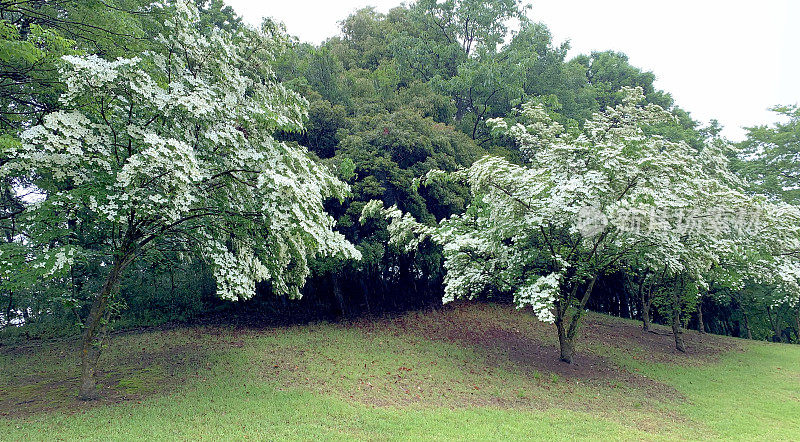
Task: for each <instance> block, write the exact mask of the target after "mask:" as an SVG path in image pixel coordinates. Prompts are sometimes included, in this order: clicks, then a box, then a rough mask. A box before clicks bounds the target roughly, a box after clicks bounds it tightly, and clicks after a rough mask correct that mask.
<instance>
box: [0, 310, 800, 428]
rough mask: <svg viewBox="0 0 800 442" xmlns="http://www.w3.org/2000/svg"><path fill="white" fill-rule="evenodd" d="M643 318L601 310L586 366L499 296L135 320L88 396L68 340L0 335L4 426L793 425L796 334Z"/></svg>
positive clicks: (589, 335)
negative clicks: (394, 313)
mask: <svg viewBox="0 0 800 442" xmlns="http://www.w3.org/2000/svg"><path fill="white" fill-rule="evenodd" d="M658 330H660V331H661V332H662V333H665V330H666V329H660V328H659V329H658ZM612 331H613V333H620V335H619V336H612V335H611V333H612ZM603 333H604V335H601V334H603ZM636 333H642V332H640V331H638V325H637V324H636V323H635V322H633V321H624V320H619V319H617V318H610V317H605V316H601V315H591V317H590V318H589V320H588V321H587V324H586V326H585V332H584V334H585V337H584V340H583V344H582V346H581V347H580V349H579V356H578V357H579V358H580V359H578V361H577V362H576V365H577V368H576V367H561V366H559V365H558V364H555V365H553V364H552V361H542V360H541V359H542V358H544V357H546V355H544V354H539V353H537V351H538V349H545V350H546V351H547V352H550V351H552V352H553V353H552V354H553V355H555V347H554V346H553V339H552V336H551V335H552V330H550V328H548V327H547V326H544V325H542V324H538V323H536V322H535V320H534V318H533V317H532V316H531V315H530V314H527V313H523V312H519V311H516V310H514V309H513V308H511V307H507V306H500V305H486V304H462V305H459V306H454V307H453V308H448V309H443V310H441V311H434V312H427V313H426V312H412V313H408V314H405V315H401V316H398V317H391V318H382V319H371V320H366V319H364V320H357V321H352V322H344V323H336V324H330V323H318V324H311V325H307V326H292V327H277V328H264V329H248V328H233V327H192V328H176V329H172V330H160V331H150V332H145V333H136V334H127V335H121V336H115V338H114V340H113V341H112V343H111V345H110V347H109V349H108V350H107V352H106V353H105V355H104V357H103V362H102V363H103V365H104V370H103V373H102V374H101V376H100V379H101V384H102V385H103V386H104V399H103V400H102V401H100V402H97V403H93V404H85V403H80V402H78V401H77V400H75V399H74V394H75V389H76V383H77V378H76V376H77V369H76V367H77V364H76V359H75V357H74V355H73V353H74V352H71V351H66V350H65V349H64V346H65V345H67V344H64V343H60V344H58V343H51V344H46V345H44V346H42V347H37V348H8V347H4V348H3V349H2V350H0V391H2V394H0V413H2V415H0V439H2V440H52V439H76V438H81V439H92V440H108V439H207V440H215V439H243V438H249V439H258V440H263V439H286V438H297V439H312V438H313V439H342V438H363V439H409V438H411V439H453V438H459V439H545V438H546V439H553V440H573V439H574V440H582V439H586V438H587V437H588V438H592V439H612V440H618V439H634V440H640V439H648V440H650V439H665V440H675V439H741V440H752V439H762V440H798V439H800V346H792V345H781V344H767V343H758V342H745V341H742V340H734V339H728V338H721V337H702V336H700V335H698V334H696V333H691V332H689V333H687V338H688V342H689V349H690V353H689V355H678V354H675V353H674V352H672V351H671V350H670V340H671V337H670V336H667V335H666V334H664V335H654V334H648V335H647V336H645V337H646V338H647V339H649V341H647V342H648V343H647V344H646V345H645V344H642V345H638V344H637V342H638V341H637V340H636V339H637V336H638V335H636ZM609 336H611V337H613V339H608V338H609ZM642 342H645V341H642ZM720 343H722V344H725V345H723V346H724V347H725V348H726V350H725V351H724V352H719V353H714V352H710V351H707V350H708V348H711V347H714V346H716V345H717V344H720ZM68 345H74V343H68ZM704 345H706V347H704ZM720 345H721V344H720ZM67 350H68V349H67ZM547 354H548V355H549V353H547ZM581 361H583V362H582V363H581ZM581 364H582V365H581ZM617 373H622V374H617Z"/></svg>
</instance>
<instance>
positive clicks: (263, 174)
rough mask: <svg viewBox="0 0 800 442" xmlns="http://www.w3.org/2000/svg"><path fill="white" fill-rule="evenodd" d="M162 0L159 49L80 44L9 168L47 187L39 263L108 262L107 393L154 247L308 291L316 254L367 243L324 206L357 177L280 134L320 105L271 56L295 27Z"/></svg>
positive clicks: (240, 288) (97, 325) (35, 257)
mask: <svg viewBox="0 0 800 442" xmlns="http://www.w3.org/2000/svg"><path fill="white" fill-rule="evenodd" d="M154 7H159V8H163V9H164V10H163V11H161V12H162V13H164V16H166V17H169V19H168V21H167V23H165V25H164V31H163V33H162V35H160V37H159V38H158V41H157V42H156V43H157V44H156V45H154V46H153V47H155V48H159V49H156V50H152V51H151V52H147V53H143V54H142V55H141V56H140V57H138V58H131V59H118V60H114V61H108V60H104V59H102V58H99V57H97V56H85V57H76V56H71V57H65V61H66V62H67V63H66V64H67V67H66V68H65V69H64V71H63V74H62V78H63V81H64V83H65V84H66V86H67V91H66V93H65V94H64V95H63V96H62V97H61V100H62V101H63V104H64V108H66V109H68V110H66V111H61V112H55V113H52V114H50V115H47V116H46V117H45V118H44V121H43V122H42V124H40V125H38V126H35V127H31V128H29V129H28V130H27V131H25V133H24V134H23V136H22V144H21V146H19V147H17V148H15V149H14V150H13V151H11V152H7V156H8V157H10V158H11V161H9V162H8V163H7V164H5V165H4V166H3V168H2V174H4V175H6V176H10V177H15V179H16V180H17V181H18V182H20V183H26V185H28V186H31V187H35V188H36V189H38V191H39V192H40V193H41V194H42V195H43V198H42V200H41V201H40V202H37V203H36V204H32V205H30V207H28V208H27V210H26V211H25V213H24V214H23V215H22V216H21V217H20V222H21V230H22V231H23V232H24V235H25V241H24V242H25V246H26V251H25V253H26V256H28V257H30V258H28V260H32V261H31V264H33V265H31V266H30V267H29V268H30V269H32V270H36V271H38V272H39V273H41V274H43V275H52V274H53V273H54V272H57V271H62V270H63V269H64V268H67V267H69V265H70V264H71V263H72V262H73V260H76V259H83V260H95V261H96V262H99V263H101V265H102V266H104V268H106V269H107V271H108V273H107V278H106V280H105V283H104V285H103V287H102V289H101V290H100V292H99V293H97V296H96V298H95V300H94V304H93V306H92V308H91V313H90V315H89V317H88V318H87V319H86V321H85V323H84V337H83V346H82V350H81V351H82V364H83V372H82V385H81V396H82V397H84V398H93V397H96V395H97V393H96V389H95V383H94V369H95V364H96V360H97V356H98V355H99V350H98V346H97V345H96V342H95V341H96V338H97V336H98V335H99V334H100V330H101V328H102V325H103V324H104V321H103V318H104V316H105V315H106V313H107V311H108V308H107V307H108V303H109V301H110V299H111V298H112V296H113V294H114V292H115V291H116V290H117V288H118V285H119V279H120V275H121V274H122V273H123V271H124V270H125V268H126V267H127V266H128V265H129V264H130V263H131V262H132V261H133V260H134V259H135V258H136V257H137V256H138V255H140V254H141V253H143V252H145V251H146V250H148V249H149V248H157V247H165V248H169V249H170V250H185V251H196V252H199V253H201V254H202V255H203V256H205V258H206V259H207V260H208V262H209V263H210V266H211V268H212V269H213V273H214V276H215V278H216V280H217V286H218V287H217V288H218V294H219V296H221V297H223V298H226V299H233V300H235V299H246V298H248V297H251V296H253V294H254V293H255V284H256V282H258V281H263V280H270V281H271V285H272V287H273V288H274V290H275V291H276V292H278V293H281V294H288V295H290V296H294V297H298V296H300V294H299V291H298V288H299V287H300V286H302V284H303V283H304V281H305V278H306V276H307V275H308V274H309V267H308V263H307V259H308V258H309V257H310V256H313V255H316V254H321V255H337V256H341V257H343V258H359V257H360V254H359V252H358V251H357V250H356V249H355V248H354V247H353V246H352V245H351V244H350V243H348V242H347V241H346V240H345V239H344V237H343V236H342V235H340V234H338V233H336V232H335V231H333V230H332V228H333V227H334V221H333V219H332V218H331V217H330V216H329V215H328V214H327V213H326V212H325V211H324V209H323V202H324V200H325V199H327V198H331V197H334V198H340V199H341V198H343V197H344V196H345V195H346V193H347V192H348V188H347V186H346V185H345V184H344V183H342V182H340V181H339V180H338V179H336V178H335V177H334V176H333V175H332V174H331V173H330V172H329V171H328V170H327V169H326V168H324V167H322V166H320V165H318V164H317V163H315V162H314V161H312V160H311V159H310V158H309V157H308V155H307V152H306V150H305V149H304V148H302V147H297V146H292V145H287V144H285V143H281V142H277V141H275V140H274V139H273V138H272V135H271V134H272V133H274V131H275V130H279V129H280V130H288V131H292V130H299V129H300V128H301V126H302V121H303V118H304V116H305V112H306V111H305V108H306V102H305V100H304V99H302V98H301V97H299V96H298V95H296V94H295V93H293V92H290V91H288V90H287V89H285V88H284V87H283V86H282V85H281V84H279V83H278V82H277V81H276V80H275V76H274V75H273V73H272V71H271V70H270V68H269V65H270V62H271V61H272V59H273V57H274V56H275V54H276V53H277V51H278V50H279V49H280V46H281V44H282V41H281V38H282V37H280V36H276V35H271V34H270V35H267V34H265V33H262V32H260V31H256V30H250V29H247V30H245V31H242V32H240V33H238V34H235V35H234V34H230V33H228V32H226V31H223V30H221V29H218V28H214V29H213V30H211V29H206V30H203V29H202V26H201V24H200V20H199V18H198V13H197V10H196V8H195V6H194V2H187V1H183V0H176V1H175V2H169V3H168V4H166V5H162V6H154ZM80 238H84V239H86V240H85V241H81V240H80ZM87 238H88V239H87ZM0 256H3V258H2V259H3V260H4V261H7V262H13V260H12V259H6V258H5V257H4V255H0Z"/></svg>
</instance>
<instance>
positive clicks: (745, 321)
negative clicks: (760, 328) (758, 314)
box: [740, 304, 753, 339]
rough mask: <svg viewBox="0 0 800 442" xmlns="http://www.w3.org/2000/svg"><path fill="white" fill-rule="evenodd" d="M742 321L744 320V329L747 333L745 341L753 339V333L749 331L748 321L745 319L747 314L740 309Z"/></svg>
mask: <svg viewBox="0 0 800 442" xmlns="http://www.w3.org/2000/svg"><path fill="white" fill-rule="evenodd" d="M740 307H741V304H740ZM742 319H744V329H745V331H746V332H747V339H753V331H752V330H750V321H749V320H748V319H747V313H745V311H744V308H742Z"/></svg>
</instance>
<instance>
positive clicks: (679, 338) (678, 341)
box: [672, 283, 686, 353]
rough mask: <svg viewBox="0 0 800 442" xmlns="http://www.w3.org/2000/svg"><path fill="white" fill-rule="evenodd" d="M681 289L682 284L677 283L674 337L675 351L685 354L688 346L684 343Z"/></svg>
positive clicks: (673, 316) (673, 296)
mask: <svg viewBox="0 0 800 442" xmlns="http://www.w3.org/2000/svg"><path fill="white" fill-rule="evenodd" d="M680 288H681V283H676V285H675V290H673V292H672V293H673V294H672V335H673V336H674V337H675V349H677V350H678V351H680V352H683V353H685V352H686V346H685V345H684V343H683V331H682V330H681V305H680V290H679V289H680Z"/></svg>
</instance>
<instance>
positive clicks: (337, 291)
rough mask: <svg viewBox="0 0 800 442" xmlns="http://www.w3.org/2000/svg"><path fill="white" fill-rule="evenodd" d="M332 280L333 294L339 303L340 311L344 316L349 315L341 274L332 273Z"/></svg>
mask: <svg viewBox="0 0 800 442" xmlns="http://www.w3.org/2000/svg"><path fill="white" fill-rule="evenodd" d="M331 282H332V283H333V296H334V297H335V298H336V303H337V304H339V311H340V312H341V314H342V316H347V305H346V304H345V302H344V295H343V294H342V286H341V284H340V281H339V274H338V273H337V272H332V273H331Z"/></svg>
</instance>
